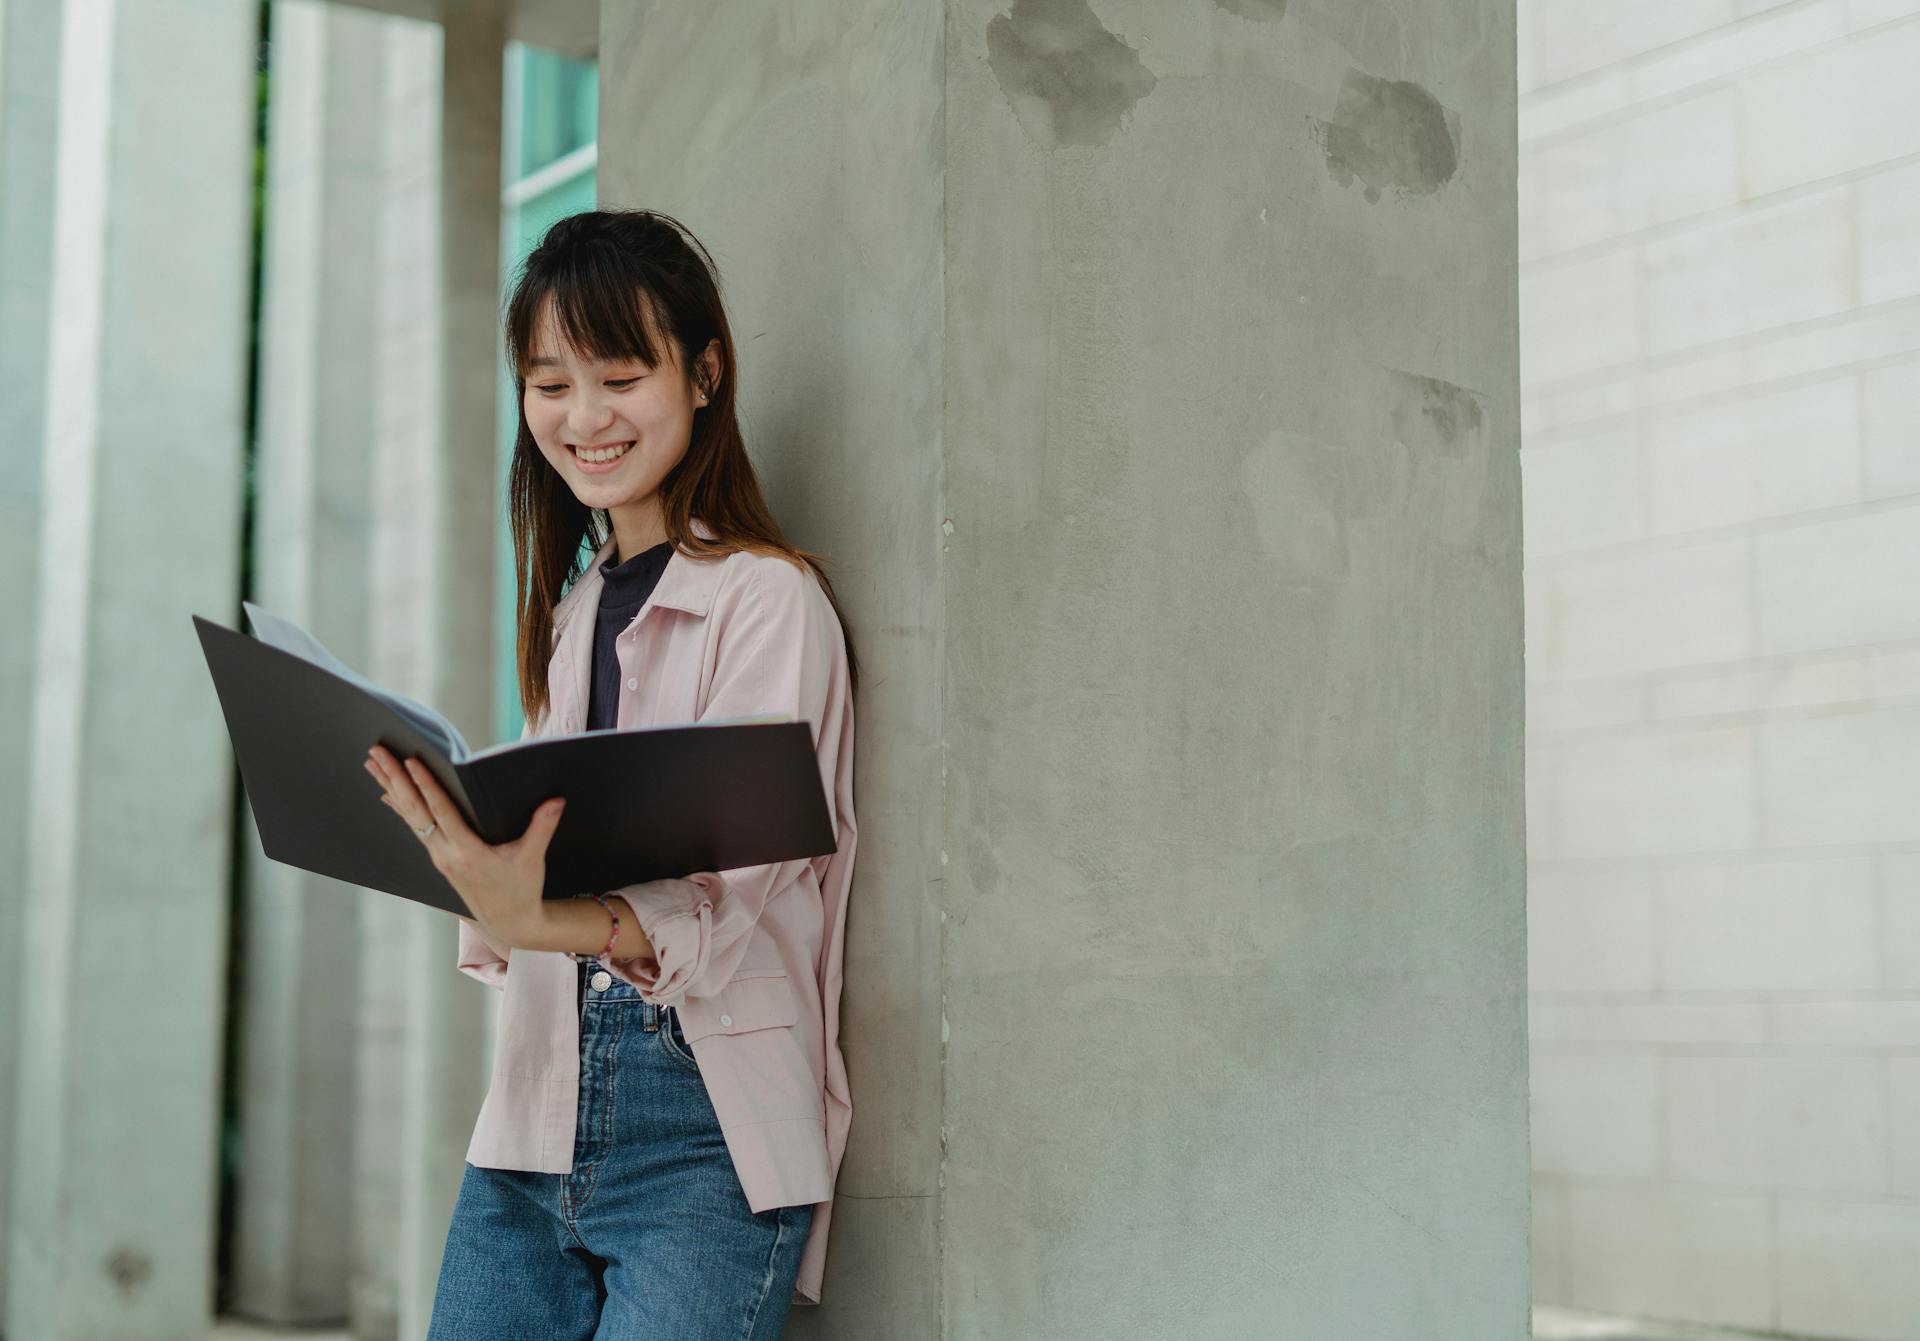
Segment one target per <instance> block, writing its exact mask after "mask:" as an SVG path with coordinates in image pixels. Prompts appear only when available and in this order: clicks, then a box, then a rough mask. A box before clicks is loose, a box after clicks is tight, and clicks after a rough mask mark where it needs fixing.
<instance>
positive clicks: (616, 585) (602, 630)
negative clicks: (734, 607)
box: [587, 540, 673, 731]
mask: <svg viewBox="0 0 1920 1341" xmlns="http://www.w3.org/2000/svg"><path fill="white" fill-rule="evenodd" d="M614 553H615V554H618V553H619V549H618V548H617V547H616V548H615V550H614ZM672 555H673V542H672V541H671V540H662V541H661V542H660V543H659V544H657V545H655V546H654V547H653V548H652V549H643V550H641V551H640V552H639V553H638V554H636V555H634V556H633V557H632V558H630V559H628V560H627V561H626V562H625V563H619V564H616V563H615V562H614V561H613V559H612V558H611V557H609V558H608V559H607V561H606V562H605V563H603V564H601V565H600V574H601V577H602V579H603V580H602V583H601V587H600V609H599V611H598V612H597V613H596V614H595V616H594V625H593V676H592V681H591V684H590V687H589V688H588V690H587V730H589V731H605V730H608V729H610V728H612V727H613V726H614V725H615V724H616V722H617V720H618V718H617V714H618V712H619V708H620V689H621V685H620V658H619V657H617V656H616V655H614V650H613V643H614V639H616V638H618V637H619V636H620V635H621V634H622V633H625V632H626V630H627V625H629V624H631V623H632V622H633V617H634V616H635V615H637V614H639V613H640V607H641V606H643V605H645V604H646V603H647V597H648V596H650V595H652V594H653V587H654V584H655V583H656V582H658V581H659V580H660V574H662V573H664V572H665V571H666V570H667V560H668V559H669V558H670V557H672Z"/></svg>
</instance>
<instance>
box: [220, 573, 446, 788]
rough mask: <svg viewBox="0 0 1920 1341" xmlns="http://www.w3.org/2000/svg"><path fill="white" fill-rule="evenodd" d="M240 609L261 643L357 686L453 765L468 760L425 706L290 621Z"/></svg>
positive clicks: (247, 605) (253, 608)
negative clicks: (436, 747) (377, 679)
mask: <svg viewBox="0 0 1920 1341" xmlns="http://www.w3.org/2000/svg"><path fill="white" fill-rule="evenodd" d="M240 606H241V608H242V609H244V610H245V611H246V612H247V622H248V623H249V624H251V625H252V626H253V636H254V637H256V638H258V639H259V640H260V641H261V642H263V643H266V644H267V645H268V646H269V647H277V648H279V649H280V650H281V651H282V652H287V653H290V654H292V655H293V656H297V657H299V658H300V659H301V660H302V661H307V662H311V663H312V664H313V665H315V666H318V667H319V668H320V669H321V670H324V671H329V672H331V673H332V674H334V675H337V676H339V677H340V678H341V679H343V680H345V681H347V682H348V683H349V684H354V685H358V686H359V687H360V688H362V689H364V690H366V691H367V692H368V693H370V694H372V695H373V696H374V697H375V698H377V699H379V700H380V701H381V702H382V703H385V704H386V705H387V706H389V707H391V708H392V709H393V710H394V711H395V712H397V713H399V714H400V715H401V716H402V717H405V718H406V719H407V720H408V721H409V722H410V723H412V724H413V727H414V729H415V730H416V731H418V732H420V734H421V735H423V736H427V737H429V738H430V739H434V740H437V741H439V742H440V747H441V748H442V749H443V750H445V751H446V753H447V756H448V757H449V758H451V759H453V760H454V761H455V762H458V761H460V760H463V759H465V758H466V757H467V742H466V741H465V740H464V739H463V738H462V737H461V735H460V732H459V729H458V728H456V727H455V726H454V724H453V723H452V722H449V721H448V720H447V719H446V718H445V717H442V716H441V715H440V714H439V713H437V712H435V711H434V710H433V709H432V708H429V707H427V706H426V705H425V704H424V703H417V702H415V701H414V700H413V699H410V698H408V697H406V696H405V695H404V694H396V693H394V692H393V691H392V690H391V689H387V688H385V687H383V686H381V685H378V684H375V683H374V682H373V681H372V680H369V679H368V678H367V677H366V676H364V675H362V674H361V673H360V672H359V671H357V670H354V669H353V667H351V666H349V665H347V663H346V662H344V661H342V660H340V658H339V657H336V656H335V655H334V654H333V653H331V652H329V651H328V650H327V649H326V647H325V646H324V645H323V644H322V643H321V642H320V640H319V639H318V638H316V637H314V636H313V635H312V634H311V633H308V632H307V631H306V630H305V629H303V628H301V627H300V626H299V625H298V624H296V623H294V622H293V621H292V620H291V619H283V618H281V617H280V616H279V615H276V614H273V613H271V612H269V611H266V610H262V609H261V608H260V607H259V606H257V605H255V604H254V603H253V602H252V601H245V600H243V601H241V602H240Z"/></svg>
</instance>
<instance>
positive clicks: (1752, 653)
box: [1519, 0, 1920, 1341]
mask: <svg viewBox="0 0 1920 1341" xmlns="http://www.w3.org/2000/svg"><path fill="white" fill-rule="evenodd" d="M1520 16H1521V19H1522V20H1523V22H1522V41H1521V44H1520V55H1521V89H1522V95H1521V105H1520V118H1519V125H1520V133H1521V153H1520V170H1521V179H1520V180H1521V202H1522V214H1521V220H1522V229H1521V255H1522V258H1523V260H1522V270H1521V276H1522V278H1521V295H1522V299H1523V313H1524V319H1523V324H1522V329H1523V337H1524V349H1525V358H1524V360H1523V362H1524V367H1525V372H1526V379H1525V388H1526V402H1525V405H1526V410H1525V421H1526V443H1527V446H1526V453H1525V477H1526V491H1527V496H1526V508H1527V515H1528V526H1527V550H1528V554H1527V572H1528V581H1527V596H1528V600H1529V603H1530V615H1529V620H1528V626H1529V628H1530V630H1531V631H1532V634H1531V637H1530V638H1529V642H1528V666H1527V673H1528V700H1529V705H1530V709H1531V719H1532V720H1531V721H1530V723H1529V738H1528V739H1529V743H1528V773H1529V778H1530V780H1531V782H1532V784H1533V801H1532V804H1531V805H1530V807H1529V840H1530V848H1531V852H1532V862H1533V865H1532V872H1531V882H1530V883H1531V905H1530V909H1529V913H1530V917H1529V921H1530V924H1531V928H1532V940H1533V946H1532V960H1533V981H1532V988H1533V1009H1532V1021H1533V1049H1534V1097H1535V1114H1534V1152H1535V1175H1536V1180H1535V1188H1534V1205H1535V1210H1536V1217H1535V1251H1534V1261H1535V1264H1536V1267H1537V1273H1536V1291H1537V1297H1538V1298H1539V1299H1541V1300H1542V1301H1546V1302H1553V1303H1559V1304H1568V1305H1573V1306H1576V1307H1580V1308H1588V1309H1596V1310H1613V1311H1620V1312H1630V1313H1637V1314H1643V1315H1652V1316H1659V1317H1670V1318H1678V1319H1691V1320H1696V1321H1702V1322H1710V1323H1717V1324H1723V1325H1729V1326H1738V1327H1750V1328H1756V1329H1765V1330H1769V1331H1771V1330H1779V1331H1787V1332H1795V1333H1804V1334H1813V1335H1819V1336H1831V1337H1849V1338H1855V1337H1857V1338H1873V1339H1874V1341H1914V1338H1920V1276H1916V1274H1915V1273H1914V1271H1913V1270H1912V1264H1913V1263H1914V1262H1915V1261H1920V1009H1917V1008H1916V1005H1915V994H1916V992H1920V810H1916V808H1915V806H1914V805H1913V798H1914V796H1915V795H1916V792H1917V791H1920V709H1917V708H1916V703H1920V699H1917V698H1916V695H1920V607H1916V605H1915V602H1914V600H1913V590H1914V574H1915V573H1916V572H1920V408H1917V407H1920V397H1917V396H1916V395H1915V392H1916V389H1920V80H1916V79H1915V78H1914V71H1916V70H1920V4H1916V3H1914V0H1797V2H1795V3H1767V0H1689V3H1685V4H1679V3H1666V2H1665V0H1636V2H1635V3H1626V4H1616V5H1609V6H1606V7H1604V8H1602V7H1596V6H1592V5H1586V4H1577V3H1573V2H1572V0H1522V3H1521V5H1520Z"/></svg>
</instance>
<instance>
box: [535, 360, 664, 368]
mask: <svg viewBox="0 0 1920 1341" xmlns="http://www.w3.org/2000/svg"><path fill="white" fill-rule="evenodd" d="M640 361H641V360H640V359H639V358H637V357H635V358H625V359H587V360H586V365H587V366H588V367H590V368H605V367H610V366H611V365H613V364H617V363H639V362H640ZM527 366H528V367H529V368H559V367H562V366H564V365H562V364H561V362H560V360H559V359H530V360H528V362H527Z"/></svg>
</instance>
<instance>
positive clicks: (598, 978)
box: [587, 969, 613, 992]
mask: <svg viewBox="0 0 1920 1341" xmlns="http://www.w3.org/2000/svg"><path fill="white" fill-rule="evenodd" d="M587 982H588V984H589V985H590V986H591V987H592V988H593V990H594V991H596V992H604V991H606V990H607V989H608V988H609V987H611V986H613V975H612V974H611V973H609V972H607V971H606V970H605V969H601V970H600V971H599V972H598V973H596V974H594V975H593V976H592V977H591V978H589V979H587Z"/></svg>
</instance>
